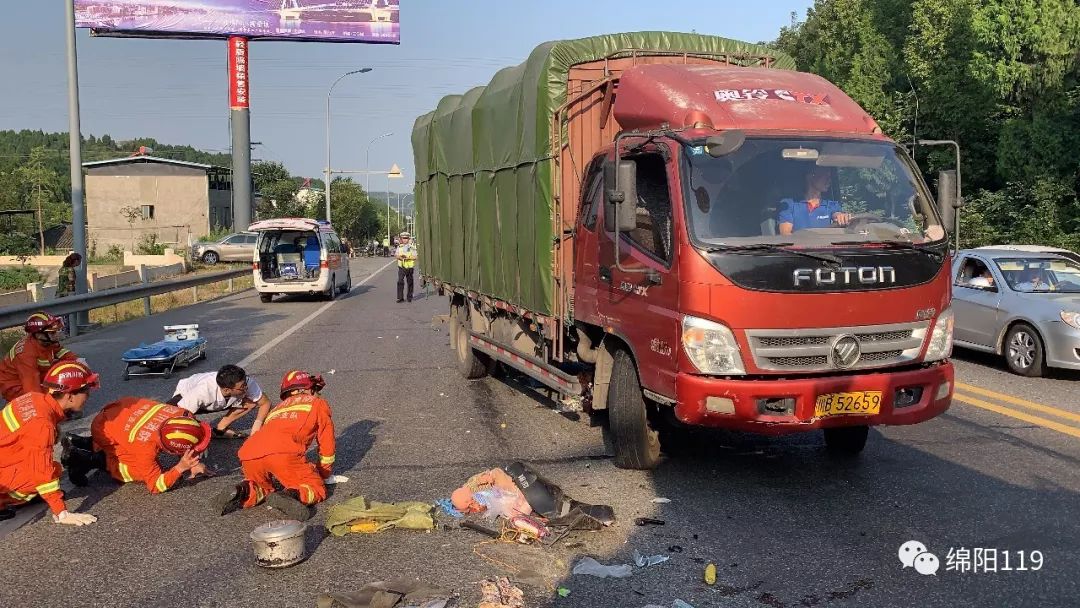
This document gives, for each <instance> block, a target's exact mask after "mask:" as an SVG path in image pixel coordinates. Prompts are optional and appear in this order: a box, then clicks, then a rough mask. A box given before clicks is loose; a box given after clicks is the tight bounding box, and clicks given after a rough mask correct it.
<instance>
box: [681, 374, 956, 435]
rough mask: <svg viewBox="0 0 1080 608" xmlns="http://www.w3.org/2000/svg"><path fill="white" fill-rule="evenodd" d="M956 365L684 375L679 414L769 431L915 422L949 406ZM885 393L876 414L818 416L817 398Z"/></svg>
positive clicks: (693, 420) (697, 421)
mask: <svg viewBox="0 0 1080 608" xmlns="http://www.w3.org/2000/svg"><path fill="white" fill-rule="evenodd" d="M953 386H954V385H953V366H952V363H950V362H948V361H946V362H943V363H940V364H936V365H931V366H928V367H924V368H919V369H914V370H908V371H883V372H880V373H870V374H859V375H851V376H827V377H812V378H786V379H778V380H768V379H754V380H748V379H742V380H730V379H723V378H713V377H709V376H699V375H694V374H684V373H680V374H678V376H676V379H675V392H676V401H677V403H676V405H675V416H676V417H677V418H678V419H679V420H680V421H681V422H683V423H685V424H689V425H693V426H708V427H717V428H728V429H734V430H740V431H749V432H754V433H763V434H768V435H782V434H786V433H797V432H800V431H808V430H813V429H821V428H827V427H838V426H855V425H864V424H865V425H870V426H873V425H879V424H917V423H919V422H923V421H925V420H929V419H930V418H933V417H934V416H937V415H939V414H941V413H943V412H944V411H945V410H947V409H949V405H950V403H951V402H952V393H953ZM855 391H881V393H882V395H881V410H880V412H879V413H878V414H873V415H850V414H848V415H839V416H835V415H834V416H829V417H820V418H819V417H816V416H815V412H814V405H815V403H816V401H817V398H818V396H820V395H826V394H829V393H850V392H855Z"/></svg>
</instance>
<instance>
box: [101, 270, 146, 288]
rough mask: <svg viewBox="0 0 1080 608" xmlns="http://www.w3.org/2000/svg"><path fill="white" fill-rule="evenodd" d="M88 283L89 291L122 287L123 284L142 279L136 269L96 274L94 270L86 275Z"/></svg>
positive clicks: (137, 281)
mask: <svg viewBox="0 0 1080 608" xmlns="http://www.w3.org/2000/svg"><path fill="white" fill-rule="evenodd" d="M88 279H89V283H90V291H105V290H106V289H116V288H117V287H124V286H125V285H134V284H135V283H139V282H141V281H142V279H140V278H139V271H138V270H127V271H124V272H118V273H116V274H106V275H98V273H96V272H92V273H90V276H89V277H88Z"/></svg>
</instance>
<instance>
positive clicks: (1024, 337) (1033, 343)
mask: <svg viewBox="0 0 1080 608" xmlns="http://www.w3.org/2000/svg"><path fill="white" fill-rule="evenodd" d="M1005 364H1006V365H1008V366H1009V371H1010V372H1012V373H1014V374H1018V375H1021V376H1028V377H1031V378H1037V377H1039V376H1042V375H1043V374H1045V373H1046V357H1045V354H1044V350H1043V343H1042V338H1040V337H1039V332H1037V331H1035V328H1033V327H1031V326H1030V325H1028V324H1027V323H1017V324H1016V325H1013V326H1012V328H1011V329H1009V333H1008V334H1006V335H1005Z"/></svg>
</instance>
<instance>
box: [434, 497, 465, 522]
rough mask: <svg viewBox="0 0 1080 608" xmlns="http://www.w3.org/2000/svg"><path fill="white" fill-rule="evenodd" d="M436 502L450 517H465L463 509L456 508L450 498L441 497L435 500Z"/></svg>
mask: <svg viewBox="0 0 1080 608" xmlns="http://www.w3.org/2000/svg"><path fill="white" fill-rule="evenodd" d="M435 504H436V505H438V507H439V509H440V510H441V511H442V512H443V513H446V514H447V515H449V516H450V517H453V518H455V519H461V518H462V517H465V515H464V514H462V512H461V511H458V510H457V509H455V508H454V503H452V502H450V499H449V498H440V499H438V500H436V501H435Z"/></svg>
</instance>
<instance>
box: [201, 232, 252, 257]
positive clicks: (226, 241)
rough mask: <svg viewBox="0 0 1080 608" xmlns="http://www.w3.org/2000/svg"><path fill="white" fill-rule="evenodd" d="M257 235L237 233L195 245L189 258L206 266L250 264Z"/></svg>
mask: <svg viewBox="0 0 1080 608" xmlns="http://www.w3.org/2000/svg"><path fill="white" fill-rule="evenodd" d="M258 238H259V237H258V235H257V234H253V233H251V232H238V233H236V234H230V235H228V236H226V237H224V238H223V239H221V240H219V241H217V242H214V243H195V246H194V247H192V248H191V257H192V259H195V260H202V261H203V262H206V263H207V264H217V263H218V262H250V261H251V260H253V259H254V257H255V241H256V239H258Z"/></svg>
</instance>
